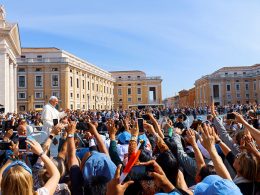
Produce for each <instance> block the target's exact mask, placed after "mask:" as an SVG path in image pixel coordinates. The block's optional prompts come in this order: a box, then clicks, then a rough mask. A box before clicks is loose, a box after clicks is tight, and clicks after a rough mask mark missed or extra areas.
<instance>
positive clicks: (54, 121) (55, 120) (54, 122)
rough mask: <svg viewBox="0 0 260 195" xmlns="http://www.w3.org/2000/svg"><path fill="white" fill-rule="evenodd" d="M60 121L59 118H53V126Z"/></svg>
mask: <svg viewBox="0 0 260 195" xmlns="http://www.w3.org/2000/svg"><path fill="white" fill-rule="evenodd" d="M58 123H59V121H58V119H56V118H55V119H53V126H56V125H57V124H58Z"/></svg>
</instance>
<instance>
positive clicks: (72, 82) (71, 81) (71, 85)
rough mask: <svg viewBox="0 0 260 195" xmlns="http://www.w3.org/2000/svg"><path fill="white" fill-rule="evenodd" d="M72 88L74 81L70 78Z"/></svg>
mask: <svg viewBox="0 0 260 195" xmlns="http://www.w3.org/2000/svg"><path fill="white" fill-rule="evenodd" d="M70 86H71V87H73V79H72V77H70Z"/></svg>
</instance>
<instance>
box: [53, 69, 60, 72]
mask: <svg viewBox="0 0 260 195" xmlns="http://www.w3.org/2000/svg"><path fill="white" fill-rule="evenodd" d="M58 70H59V69H58V68H52V69H51V71H54V72H57V71H58Z"/></svg>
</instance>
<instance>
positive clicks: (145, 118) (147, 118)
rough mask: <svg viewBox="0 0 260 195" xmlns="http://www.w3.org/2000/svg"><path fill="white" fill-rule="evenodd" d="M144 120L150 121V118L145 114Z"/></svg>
mask: <svg viewBox="0 0 260 195" xmlns="http://www.w3.org/2000/svg"><path fill="white" fill-rule="evenodd" d="M142 118H143V119H144V120H146V121H148V120H150V116H149V115H148V114H143V115H142Z"/></svg>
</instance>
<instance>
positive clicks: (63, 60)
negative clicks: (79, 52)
mask: <svg viewBox="0 0 260 195" xmlns="http://www.w3.org/2000/svg"><path fill="white" fill-rule="evenodd" d="M17 62H18V63H21V64H23V63H68V62H69V59H68V58H65V57H61V58H18V59H17Z"/></svg>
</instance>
